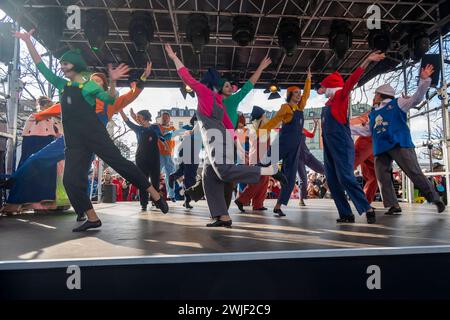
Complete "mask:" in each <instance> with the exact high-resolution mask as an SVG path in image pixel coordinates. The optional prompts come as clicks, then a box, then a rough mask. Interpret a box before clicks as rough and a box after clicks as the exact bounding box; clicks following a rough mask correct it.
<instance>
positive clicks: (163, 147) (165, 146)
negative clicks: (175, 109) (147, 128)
mask: <svg viewBox="0 0 450 320" xmlns="http://www.w3.org/2000/svg"><path fill="white" fill-rule="evenodd" d="M158 126H159V129H160V130H161V133H162V135H163V136H164V135H165V134H167V133H169V131H175V130H176V129H175V127H174V126H167V127H166V126H163V125H161V124H158ZM158 147H159V153H160V154H161V155H163V156H173V151H174V149H175V140H173V139H170V140H166V141H165V143H164V142H162V141H161V140H160V139H158Z"/></svg>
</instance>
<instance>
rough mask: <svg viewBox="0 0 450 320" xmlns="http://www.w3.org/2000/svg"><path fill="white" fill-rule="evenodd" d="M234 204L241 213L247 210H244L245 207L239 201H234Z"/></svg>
mask: <svg viewBox="0 0 450 320" xmlns="http://www.w3.org/2000/svg"><path fill="white" fill-rule="evenodd" d="M234 203H235V204H236V205H237V207H238V208H239V211H241V212H245V209H244V205H243V204H242V203H241V202H240V201H239V200H237V199H236V200H234Z"/></svg>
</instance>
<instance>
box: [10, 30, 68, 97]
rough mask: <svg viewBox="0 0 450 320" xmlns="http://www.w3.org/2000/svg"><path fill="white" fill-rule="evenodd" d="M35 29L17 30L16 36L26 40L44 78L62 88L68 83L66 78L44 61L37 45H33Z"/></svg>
mask: <svg viewBox="0 0 450 320" xmlns="http://www.w3.org/2000/svg"><path fill="white" fill-rule="evenodd" d="M34 31H35V29H31V30H30V32H15V33H14V36H15V37H16V38H19V39H21V40H22V41H24V42H25V44H26V46H27V48H28V51H29V52H30V55H31V58H32V59H33V61H34V63H35V64H36V67H37V68H38V70H39V71H40V72H41V73H42V75H43V76H44V78H45V79H46V80H47V81H48V82H50V83H51V84H52V85H54V86H55V87H56V88H57V89H58V90H61V89H62V88H63V87H64V85H65V84H66V80H64V79H63V78H60V77H58V76H57V75H56V74H54V73H53V72H52V71H51V70H50V69H49V68H48V67H47V66H46V65H45V63H44V62H43V61H42V58H41V56H40V55H39V53H38V52H37V50H36V48H35V46H34V45H33V42H32V41H31V36H32V34H33V33H34Z"/></svg>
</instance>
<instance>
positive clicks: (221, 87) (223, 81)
mask: <svg viewBox="0 0 450 320" xmlns="http://www.w3.org/2000/svg"><path fill="white" fill-rule="evenodd" d="M226 82H230V80H228V79H227V78H220V79H219V81H218V83H217V85H218V86H219V88H218V89H219V91H222V89H223V86H224V85H225V83H226Z"/></svg>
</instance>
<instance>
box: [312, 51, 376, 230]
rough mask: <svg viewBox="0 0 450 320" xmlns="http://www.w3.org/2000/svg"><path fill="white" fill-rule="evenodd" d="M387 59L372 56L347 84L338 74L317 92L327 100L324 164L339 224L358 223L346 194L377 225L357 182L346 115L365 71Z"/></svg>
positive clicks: (323, 115)
mask: <svg viewBox="0 0 450 320" xmlns="http://www.w3.org/2000/svg"><path fill="white" fill-rule="evenodd" d="M384 58H385V55H384V53H381V52H380V51H378V52H374V53H371V54H370V55H369V56H368V57H367V58H366V59H365V61H364V62H363V63H362V65H361V66H360V67H358V68H356V70H355V71H354V72H353V73H352V74H351V76H350V77H349V78H348V79H347V81H345V82H344V79H342V77H341V75H340V74H339V73H338V72H337V71H336V72H334V73H332V74H330V75H328V76H327V77H326V78H325V79H324V80H323V81H322V82H321V83H320V85H321V87H320V88H319V89H318V90H317V92H318V93H319V94H325V96H326V97H327V98H329V99H328V101H327V103H326V105H325V107H324V108H323V109H322V139H323V147H324V149H323V152H324V162H325V176H326V177H327V182H328V186H329V188H330V192H331V194H332V196H333V200H334V203H335V204H336V207H337V209H338V212H339V217H340V218H339V219H337V222H338V223H342V222H346V223H353V222H355V216H354V215H353V214H352V209H351V208H350V205H349V203H348V201H347V197H346V195H345V192H344V191H346V192H347V194H348V196H349V197H350V199H351V200H352V202H353V204H354V205H355V207H356V210H357V211H358V213H359V214H360V215H362V214H363V213H366V218H367V223H369V224H373V223H375V222H376V217H375V211H374V210H373V208H372V207H371V206H370V204H369V202H367V199H366V197H365V195H364V192H363V191H362V188H361V186H360V185H359V184H358V183H357V182H356V179H355V176H354V172H353V165H354V162H355V147H354V144H353V139H352V136H351V133H350V127H349V121H348V116H347V111H348V106H349V99H350V94H351V91H352V89H353V87H354V86H355V85H356V83H357V82H358V80H359V78H360V77H361V75H362V74H363V73H364V70H365V69H366V68H367V67H368V65H369V64H370V62H372V61H374V62H375V61H381V60H383V59H384Z"/></svg>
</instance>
